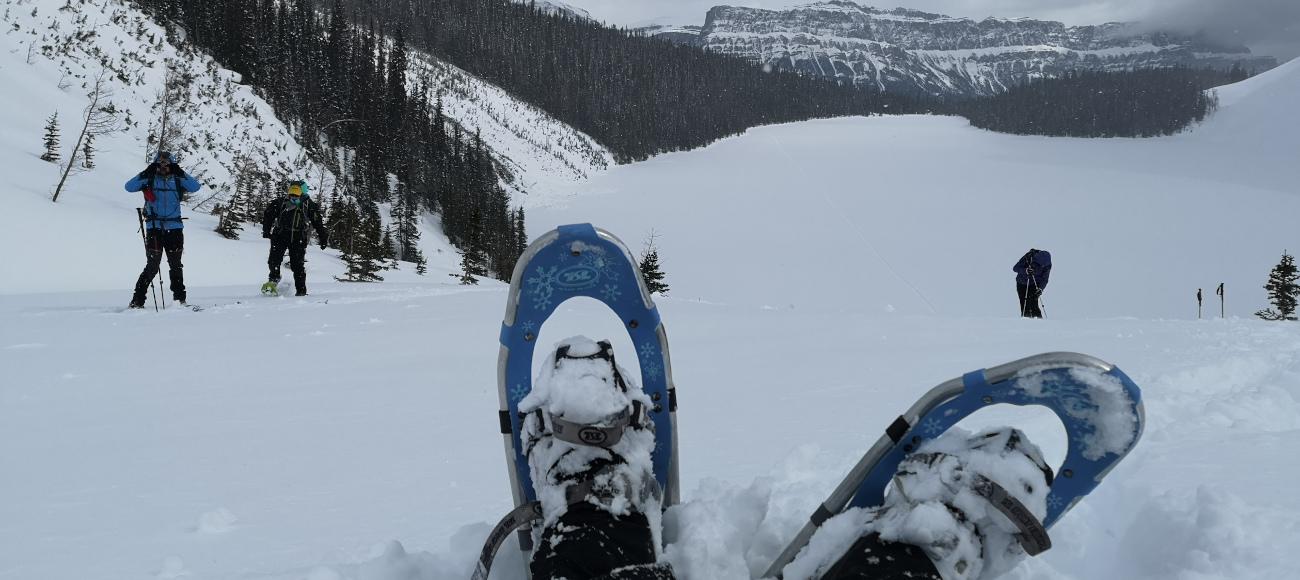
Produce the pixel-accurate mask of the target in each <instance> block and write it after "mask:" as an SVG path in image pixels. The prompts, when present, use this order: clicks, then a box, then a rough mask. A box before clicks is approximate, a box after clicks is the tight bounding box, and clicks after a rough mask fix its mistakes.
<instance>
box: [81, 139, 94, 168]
mask: <svg viewBox="0 0 1300 580" xmlns="http://www.w3.org/2000/svg"><path fill="white" fill-rule="evenodd" d="M94 143H95V134H94V133H91V134H89V135H86V144H85V145H83V146H82V147H81V154H82V160H81V166H82V167H85V168H86V169H94V168H95V145H94Z"/></svg>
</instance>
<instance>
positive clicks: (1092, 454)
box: [764, 353, 1145, 578]
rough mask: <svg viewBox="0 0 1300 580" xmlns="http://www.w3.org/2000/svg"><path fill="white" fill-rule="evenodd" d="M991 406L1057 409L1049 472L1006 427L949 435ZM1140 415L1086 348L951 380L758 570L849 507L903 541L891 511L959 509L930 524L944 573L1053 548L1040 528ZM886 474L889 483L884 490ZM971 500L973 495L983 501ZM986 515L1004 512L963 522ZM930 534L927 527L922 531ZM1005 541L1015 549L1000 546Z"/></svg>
mask: <svg viewBox="0 0 1300 580" xmlns="http://www.w3.org/2000/svg"><path fill="white" fill-rule="evenodd" d="M995 404H1010V405H1017V406H1031V405H1037V406H1043V407H1046V408H1048V409H1050V410H1051V411H1052V412H1053V413H1055V414H1056V416H1057V417H1058V418H1059V419H1060V420H1061V423H1062V424H1063V425H1064V426H1065V430H1066V433H1067V434H1068V436H1069V451H1068V453H1067V454H1066V458H1065V461H1064V463H1063V464H1062V465H1061V466H1060V467H1059V468H1058V469H1057V470H1056V471H1055V473H1053V472H1052V470H1050V469H1049V468H1048V467H1047V466H1046V464H1044V463H1043V462H1042V457H1041V454H1040V453H1039V452H1038V450H1037V448H1036V447H1034V446H1033V445H1032V443H1028V442H1027V440H1025V439H1024V436H1023V434H1022V433H1020V432H1019V431H1016V430H1014V429H1008V428H1004V429H1001V430H995V431H991V432H987V433H983V434H979V435H975V436H973V437H963V436H952V435H956V434H955V433H954V434H948V433H947V432H948V431H949V429H950V428H952V427H953V426H954V425H956V424H957V423H958V422H959V421H961V420H962V419H964V418H966V417H968V416H970V415H971V414H973V413H975V412H976V411H978V410H980V409H983V408H985V407H987V406H990V405H995ZM1144 420H1145V416H1144V411H1143V407H1142V394H1141V391H1140V390H1139V389H1138V387H1137V385H1135V384H1134V383H1133V381H1132V380H1131V379H1129V377H1128V376H1127V375H1125V374H1124V373H1123V372H1122V371H1120V370H1119V369H1118V368H1116V367H1115V366H1113V365H1111V364H1109V363H1106V362H1104V361H1102V360H1099V359H1096V358H1093V357H1090V356H1087V355H1082V354H1075V353H1048V354H1041V355H1037V356H1033V357H1029V358H1026V359H1022V360H1019V361H1016V362H1012V363H1008V364H1005V365H1001V366H998V367H993V368H990V369H985V370H978V371H975V372H972V373H968V374H966V375H965V376H963V377H961V378H958V379H953V380H950V381H948V382H946V383H943V384H941V385H939V386H937V387H935V388H933V389H931V390H930V392H929V393H927V394H926V395H925V396H923V397H922V398H921V400H920V401H918V402H917V403H916V404H914V405H912V407H911V408H910V409H908V410H907V412H906V413H904V414H903V415H902V416H901V417H899V418H898V419H896V420H895V421H894V423H893V424H892V425H890V426H889V428H888V429H886V431H885V435H884V436H882V437H881V438H880V439H879V440H878V441H877V442H876V443H875V445H873V446H872V447H871V449H870V450H868V451H867V453H866V455H864V456H863V457H862V459H861V460H860V461H859V462H858V464H857V465H856V466H854V467H853V469H852V470H851V471H850V472H849V475H848V476H847V477H845V479H844V480H843V481H842V482H841V483H840V485H839V486H838V487H837V488H836V489H835V491H834V492H832V493H831V495H830V497H829V498H828V499H827V500H826V501H825V502H823V503H822V505H821V506H819V507H818V509H817V510H816V511H815V512H814V513H813V514H812V516H811V517H810V518H809V522H808V523H806V524H805V525H804V527H803V529H802V530H800V532H799V533H798V534H797V535H796V536H795V538H794V539H793V540H792V541H791V542H790V543H789V545H787V546H786V549H785V550H784V551H783V552H782V553H781V555H780V556H778V557H777V559H776V561H774V562H773V563H772V565H771V566H769V567H768V569H767V572H766V574H764V577H775V578H780V577H782V576H783V574H784V573H786V572H788V571H792V570H789V569H787V565H789V564H790V563H791V562H792V561H794V560H795V557H796V556H797V555H799V553H800V551H801V550H803V548H804V547H805V546H807V545H808V544H809V541H810V540H812V539H813V538H814V534H815V533H816V532H817V531H818V529H819V528H820V527H821V526H822V524H823V523H825V522H826V521H827V520H829V519H831V518H832V517H836V516H838V515H840V514H844V515H845V517H849V516H851V515H854V514H853V513H845V512H846V510H848V509H849V508H868V509H867V511H866V512H857V515H858V517H861V518H863V522H860V523H862V524H863V528H864V530H865V531H866V532H869V533H872V532H880V531H882V530H884V531H885V533H886V535H888V534H891V533H892V534H893V535H894V537H889V538H886V539H888V540H891V541H904V542H907V541H908V540H907V539H906V535H907V533H908V530H907V529H906V525H905V524H903V523H900V522H898V521H895V522H893V523H891V522H890V521H889V520H890V518H891V514H890V513H889V512H890V511H891V510H893V511H894V512H895V513H894V514H892V516H897V514H898V513H905V512H906V511H907V510H911V509H915V508H916V507H917V506H918V505H926V504H929V505H941V506H945V508H944V509H942V510H936V511H938V512H945V511H950V512H953V513H961V517H958V518H955V520H956V523H954V525H953V526H952V527H951V530H938V531H939V532H941V533H942V534H943V535H946V540H947V545H945V546H942V547H941V549H938V550H935V549H930V550H927V554H928V555H929V556H930V558H931V559H932V560H934V564H935V565H936V567H938V568H940V569H945V570H947V571H948V575H945V576H944V577H945V578H950V577H963V578H964V577H967V575H968V574H973V575H972V576H970V577H978V576H979V574H980V569H981V568H982V567H983V566H992V567H994V568H996V569H1001V567H1005V566H1006V565H1014V559H1015V558H1016V557H1023V556H1024V555H1031V556H1032V555H1035V554H1038V553H1041V552H1042V551H1044V550H1047V549H1048V548H1050V547H1051V538H1050V536H1048V533H1047V530H1048V529H1049V528H1051V527H1052V525H1053V524H1055V523H1056V522H1057V521H1059V520H1060V518H1061V517H1062V516H1064V515H1065V513H1066V512H1068V511H1069V510H1070V509H1071V508H1073V507H1074V506H1075V505H1076V504H1078V502H1079V501H1080V500H1082V499H1083V498H1084V496H1086V495H1087V494H1088V493H1090V492H1091V491H1092V490H1093V489H1095V488H1096V487H1097V485H1098V484H1099V483H1101V480H1102V478H1104V477H1105V476H1106V475H1107V474H1108V473H1110V471H1111V470H1112V469H1114V467H1115V466H1116V464H1118V463H1119V461H1120V460H1121V459H1123V458H1124V457H1125V456H1126V455H1128V453H1129V451H1131V450H1132V449H1133V447H1134V446H1136V445H1137V442H1138V439H1139V438H1141V436H1142V428H1143V424H1144ZM989 441H996V442H998V444H997V445H990V444H989ZM991 467H992V468H991ZM996 480H1002V484H999V483H998V481H996ZM891 481H893V482H894V483H895V485H894V487H893V488H892V490H891V492H890V495H889V497H886V495H885V491H886V487H887V486H888V485H889V483H890V482H891ZM972 498H979V502H978V503H980V504H981V505H975V504H973V503H972ZM963 502H965V503H964V505H963ZM993 511H998V512H1000V513H1001V515H1002V516H1005V518H1003V517H994V516H990V517H989V518H988V519H986V520H984V522H983V523H982V522H978V521H969V520H975V519H977V517H983V516H984V515H986V513H992V512H993ZM972 514H975V517H972ZM895 519H897V518H895ZM988 522H994V523H988ZM1007 522H1009V523H1007ZM894 524H897V525H894ZM1003 524H1004V525H1009V526H1012V528H1011V529H1009V530H1005V533H1003V531H1000V530H997V529H995V528H997V527H998V526H999V525H1003ZM981 525H982V526H983V529H981ZM935 532H936V530H933V529H932V530H924V533H925V534H924V535H927V536H934V535H935ZM879 535H880V534H877V535H875V536H871V537H867V536H864V537H863V540H862V541H860V543H862V542H867V541H877V540H878V539H879ZM991 536H996V537H991ZM900 537H901V538H902V539H901V540H899V538H900ZM1008 538H1010V541H1009V543H1010V544H1015V545H1007V544H1008V541H1007V539H1008ZM999 541H1001V544H999ZM868 543H869V542H868ZM913 543H916V544H918V545H920V544H923V542H913ZM990 546H992V547H993V550H990ZM930 547H931V548H933V547H934V546H930ZM991 552H992V553H991ZM972 554H973V556H972ZM796 564H798V566H796V567H794V568H797V570H796V571H797V572H798V574H793V575H798V576H800V577H809V571H810V570H816V569H820V568H818V567H817V566H818V563H815V562H814V563H813V564H807V563H806V562H797V563H796ZM811 577H818V578H826V577H838V576H836V575H834V574H831V575H820V574H812V575H811ZM850 577H851V576H850Z"/></svg>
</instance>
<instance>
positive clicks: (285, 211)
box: [262, 181, 329, 296]
mask: <svg viewBox="0 0 1300 580" xmlns="http://www.w3.org/2000/svg"><path fill="white" fill-rule="evenodd" d="M285 193H286V195H285V197H282V198H280V199H277V200H275V201H272V202H271V203H269V204H267V206H266V212H265V213H264V214H263V215H262V237H264V238H268V239H270V240H271V254H270V256H269V257H268V258H267V261H266V263H267V266H269V267H270V275H269V276H267V283H266V284H265V285H264V286H263V287H262V292H263V293H267V294H273V293H275V288H276V285H277V284H278V283H279V282H280V264H281V262H283V261H284V253H285V251H286V250H287V251H288V252H289V267H290V268H291V269H292V270H293V285H294V288H295V289H296V292H295V294H294V295H295V296H306V295H307V268H306V265H305V262H306V255H307V242H308V241H310V238H311V233H310V232H308V231H307V226H308V225H310V226H311V227H312V228H314V229H315V230H316V238H317V240H318V241H319V242H320V248H321V249H322V250H324V249H325V246H326V244H328V243H329V233H328V232H326V231H325V224H324V223H322V222H321V215H320V213H321V212H320V205H319V204H317V203H316V202H315V200H313V199H311V197H310V196H308V195H307V183H306V182H304V181H290V182H289V187H288V189H287V190H286V191H285Z"/></svg>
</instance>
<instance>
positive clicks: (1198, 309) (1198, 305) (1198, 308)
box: [1196, 288, 1201, 320]
mask: <svg viewBox="0 0 1300 580" xmlns="http://www.w3.org/2000/svg"><path fill="white" fill-rule="evenodd" d="M1196 319H1197V320H1200V319H1201V289H1200V288H1197V289H1196Z"/></svg>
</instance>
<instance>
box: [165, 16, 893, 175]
mask: <svg viewBox="0 0 1300 580" xmlns="http://www.w3.org/2000/svg"><path fill="white" fill-rule="evenodd" d="M173 1H174V0H173ZM225 1H227V2H234V1H236V0H225ZM316 1H317V4H318V5H319V6H320V7H321V9H323V10H329V11H330V12H331V13H332V14H341V13H346V12H345V11H346V9H345V8H343V5H342V2H344V0H316ZM347 2H348V5H347V6H348V8H350V9H351V10H352V12H351V13H350V14H351V17H352V18H353V20H354V21H355V22H357V23H359V24H360V23H364V24H365V25H367V26H369V23H372V22H373V23H375V26H378V27H380V28H384V29H388V30H396V29H404V30H405V34H404V38H405V39H407V41H409V42H410V43H411V45H412V46H415V47H419V48H421V49H423V50H426V51H428V52H430V53H432V54H434V55H436V56H438V57H440V58H443V59H445V60H447V61H448V62H450V63H452V64H455V65H456V66H458V67H460V68H462V69H464V70H466V71H468V72H470V73H471V74H474V75H475V76H478V77H480V78H483V79H485V80H487V81H489V82H492V83H494V84H496V85H499V86H501V87H503V88H505V89H506V90H508V91H510V92H511V93H512V94H514V95H516V96H518V97H519V98H521V99H523V100H525V101H527V102H529V103H532V104H534V105H537V106H538V107H541V108H542V109H544V110H546V111H547V112H549V113H551V114H552V115H554V116H555V117H556V118H558V119H560V120H562V121H564V122H566V123H568V124H570V125H572V126H573V127H575V128H577V129H578V130H580V131H582V132H584V133H586V134H588V135H591V136H592V137H594V138H595V139H596V140H597V141H599V142H600V143H601V144H603V145H605V146H606V147H609V148H610V149H611V150H613V151H614V154H615V156H616V158H617V159H618V160H619V161H621V162H628V161H635V160H641V159H646V158H648V157H651V156H653V155H656V154H659V153H665V152H670V151H681V150H687V149H692V148H695V147H700V146H703V145H707V144H709V143H711V142H713V141H716V140H717V139H720V138H722V137H727V136H730V135H736V134H739V133H742V132H744V130H745V129H747V128H750V127H754V126H758V125H764V124H771V123H784V122H791V121H801V120H807V119H812V118H819V117H833V116H841V115H865V114H870V113H879V112H885V111H904V110H909V108H908V106H907V103H908V101H906V100H905V99H904V98H902V97H897V96H886V95H882V94H880V93H877V92H875V91H866V90H854V89H853V87H851V86H848V85H846V84H842V83H840V82H838V81H836V80H834V79H818V78H810V77H805V76H802V75H798V74H794V73H788V72H780V71H774V70H772V69H771V68H770V67H769V68H766V69H765V68H763V67H760V66H757V65H755V64H753V63H750V62H748V61H747V60H745V59H742V58H737V57H731V56H725V55H719V54H713V53H709V52H706V51H703V50H701V49H699V48H697V47H690V46H681V45H677V44H673V43H671V42H667V41H664V40H660V39H654V38H646V37H644V36H643V35H641V34H638V33H634V32H630V31H627V30H620V29H614V28H609V27H606V26H603V25H600V24H598V23H595V22H592V21H589V20H585V19H578V18H572V17H568V16H566V15H564V14H553V13H547V12H546V11H544V10H542V9H541V8H539V7H535V6H534V5H532V4H520V3H515V2H511V1H509V0H428V1H424V2H410V1H407V0H377V1H373V2H372V1H369V0H366V1H361V0H347Z"/></svg>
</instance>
